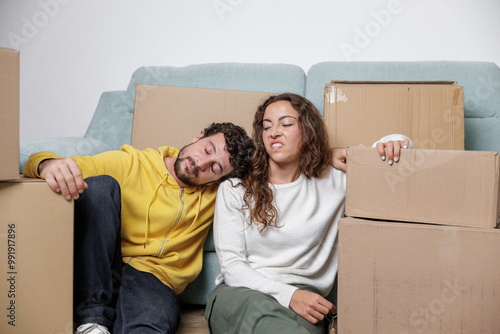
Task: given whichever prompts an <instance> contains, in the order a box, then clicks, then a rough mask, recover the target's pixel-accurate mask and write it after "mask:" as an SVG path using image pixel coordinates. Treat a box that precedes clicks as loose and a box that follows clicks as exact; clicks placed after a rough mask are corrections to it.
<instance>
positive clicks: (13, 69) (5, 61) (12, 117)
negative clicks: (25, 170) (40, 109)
mask: <svg viewBox="0 0 500 334" xmlns="http://www.w3.org/2000/svg"><path fill="white" fill-rule="evenodd" d="M0 157H2V158H1V159H0V180H8V179H15V178H17V177H18V176H19V51H17V50H9V49H2V48H0Z"/></svg>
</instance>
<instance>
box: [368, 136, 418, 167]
mask: <svg viewBox="0 0 500 334" xmlns="http://www.w3.org/2000/svg"><path fill="white" fill-rule="evenodd" d="M409 145H410V141H409V140H408V138H407V139H405V140H395V141H393V140H391V141H388V142H387V143H382V142H378V143H377V145H376V147H377V151H378V154H379V155H380V158H381V159H382V160H383V161H387V162H388V163H389V165H392V164H393V163H395V162H398V161H399V154H400V152H401V148H404V149H406V148H408V146H409Z"/></svg>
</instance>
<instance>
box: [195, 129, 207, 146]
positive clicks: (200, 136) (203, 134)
mask: <svg viewBox="0 0 500 334" xmlns="http://www.w3.org/2000/svg"><path fill="white" fill-rule="evenodd" d="M204 136H205V131H203V132H202V133H200V134H199V135H198V136H196V137H194V138H193V144H194V143H196V142H197V141H198V140H200V139H201V138H203V137H204Z"/></svg>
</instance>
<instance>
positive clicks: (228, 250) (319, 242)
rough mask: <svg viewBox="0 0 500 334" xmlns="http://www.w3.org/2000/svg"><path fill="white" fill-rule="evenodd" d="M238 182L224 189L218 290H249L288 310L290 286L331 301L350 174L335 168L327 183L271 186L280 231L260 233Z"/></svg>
mask: <svg viewBox="0 0 500 334" xmlns="http://www.w3.org/2000/svg"><path fill="white" fill-rule="evenodd" d="M231 182H232V183H233V184H235V185H236V184H238V183H239V180H238V179H232V180H228V181H225V182H223V183H222V184H221V185H220V186H219V190H218V193H217V199H216V204H215V216H214V241H215V249H216V251H217V257H218V259H219V265H220V268H221V275H219V276H218V277H217V279H216V284H220V283H221V282H225V283H226V284H227V285H229V286H244V287H248V288H250V289H254V290H258V291H261V292H264V293H267V294H269V295H271V296H273V297H274V298H276V299H277V300H278V302H279V303H280V304H281V305H283V306H284V307H287V308H288V307H289V305H290V300H291V298H292V295H293V293H294V292H295V290H297V288H296V287H294V286H292V285H291V284H307V285H310V286H313V287H315V288H317V289H318V290H319V292H320V294H321V295H323V296H326V295H327V294H328V293H329V292H330V290H331V288H332V285H333V282H334V279H335V275H336V274H337V267H338V264H337V253H338V247H337V242H338V241H337V228H338V225H337V224H338V220H339V219H340V218H341V217H342V216H343V214H344V199H345V190H346V188H345V174H344V173H343V172H341V171H338V170H336V169H334V168H330V169H329V171H328V173H327V175H326V176H325V177H323V178H307V177H306V176H304V175H301V176H300V177H299V178H298V179H297V180H296V181H294V182H292V183H288V184H283V185H270V186H271V187H273V189H274V200H275V206H276V208H277V209H278V221H277V225H278V226H281V227H280V228H277V227H272V226H270V227H267V228H266V229H265V230H264V231H263V232H259V226H257V225H256V224H255V223H254V224H251V225H250V226H249V225H248V216H249V212H248V210H242V208H243V206H244V201H243V193H244V190H243V187H242V186H239V187H233V186H232V185H231Z"/></svg>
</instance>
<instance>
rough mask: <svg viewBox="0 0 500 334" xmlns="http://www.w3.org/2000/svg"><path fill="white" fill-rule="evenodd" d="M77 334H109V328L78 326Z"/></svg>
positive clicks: (91, 325)
mask: <svg viewBox="0 0 500 334" xmlns="http://www.w3.org/2000/svg"><path fill="white" fill-rule="evenodd" d="M75 334H109V331H108V328H107V327H106V326H103V325H99V324H83V325H80V326H78V328H77V329H76V332H75Z"/></svg>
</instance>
